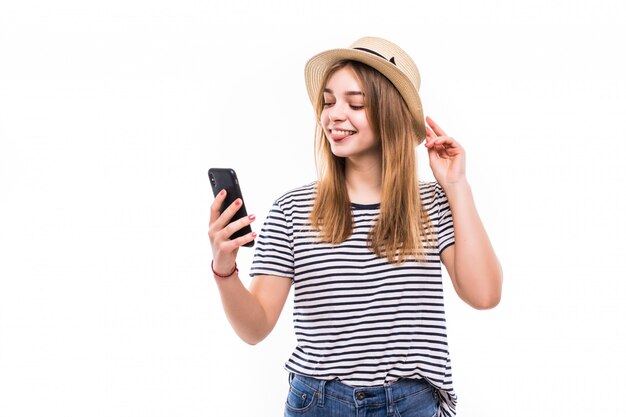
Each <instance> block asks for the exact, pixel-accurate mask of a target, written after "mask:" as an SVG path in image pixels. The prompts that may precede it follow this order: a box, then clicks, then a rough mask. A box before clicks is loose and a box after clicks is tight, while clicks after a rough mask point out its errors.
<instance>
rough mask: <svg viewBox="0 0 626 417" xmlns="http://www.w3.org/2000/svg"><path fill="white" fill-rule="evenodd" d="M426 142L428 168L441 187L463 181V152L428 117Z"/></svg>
mask: <svg viewBox="0 0 626 417" xmlns="http://www.w3.org/2000/svg"><path fill="white" fill-rule="evenodd" d="M426 123H427V124H428V125H427V126H426V142H425V144H424V146H426V149H428V159H429V161H430V168H431V169H432V171H433V174H434V175H435V179H436V180H437V182H438V183H439V184H441V186H442V187H445V186H446V185H450V184H454V183H458V182H460V181H465V179H466V178H465V150H464V149H463V147H462V146H461V145H460V144H459V143H458V142H457V141H456V140H454V139H453V138H452V137H450V136H448V135H447V134H446V132H444V131H443V129H442V128H441V127H439V125H438V124H437V123H435V121H434V120H433V119H431V118H430V117H426Z"/></svg>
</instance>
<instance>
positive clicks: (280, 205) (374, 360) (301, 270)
mask: <svg viewBox="0 0 626 417" xmlns="http://www.w3.org/2000/svg"><path fill="white" fill-rule="evenodd" d="M315 190H316V185H315V183H312V184H309V185H306V186H303V187H300V188H297V189H295V190H292V191H290V192H288V193H287V194H285V195H283V196H282V197H281V198H279V199H278V200H277V201H276V202H275V203H274V205H273V207H272V209H271V211H270V213H269V215H268V217H267V220H266V222H265V224H264V226H263V229H262V231H261V233H260V234H259V238H258V240H257V244H256V251H255V255H254V260H253V263H252V268H251V271H250V274H251V275H253V276H254V275H275V276H279V277H286V278H291V279H292V280H293V284H294V313H293V314H294V315H293V321H294V328H295V332H296V337H297V340H298V345H297V347H296V348H295V350H294V352H293V354H292V356H291V357H290V358H289V360H288V361H287V363H286V365H285V367H286V368H287V369H288V370H289V371H291V372H295V373H299V374H304V375H308V376H311V377H314V378H319V379H336V378H337V379H339V380H341V381H342V382H343V383H345V384H348V385H352V386H374V385H382V384H384V383H389V382H393V381H396V380H398V379H399V378H425V379H427V380H428V381H429V382H430V383H431V384H432V385H434V386H435V387H437V388H438V389H439V394H440V397H441V399H442V401H441V404H442V407H441V409H440V413H439V415H454V409H455V404H456V395H455V393H454V390H453V388H452V376H451V369H450V359H449V354H448V344H447V337H446V322H445V314H444V300H443V286H442V282H441V261H440V254H441V253H442V252H443V250H444V249H445V248H447V247H448V246H450V245H452V244H454V228H453V225H452V215H451V212H450V207H449V205H448V201H447V198H446V195H445V193H444V191H443V189H442V188H441V186H439V184H437V183H434V182H433V183H421V184H420V194H421V198H422V202H423V204H424V206H425V208H426V210H427V211H428V214H429V216H430V219H431V221H432V224H433V229H434V231H435V233H436V234H437V247H434V246H430V247H427V251H426V260H425V261H424V262H417V261H407V262H405V263H403V264H401V265H392V264H389V263H388V262H387V260H386V258H379V257H377V256H376V255H375V254H374V253H372V252H371V251H370V250H369V249H368V247H367V236H368V233H369V231H370V229H371V228H372V226H373V225H374V223H375V222H376V219H377V218H378V216H379V213H380V207H379V205H378V204H376V205H357V204H353V205H352V216H353V224H354V231H353V234H352V235H351V236H350V237H349V238H348V239H347V240H346V241H345V242H343V243H341V244H338V245H331V244H326V243H320V242H319V241H318V234H317V232H315V231H313V230H312V229H311V228H310V226H309V214H310V212H311V209H312V207H313V201H314V199H315Z"/></svg>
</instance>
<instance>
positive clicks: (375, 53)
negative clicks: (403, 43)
mask: <svg viewBox="0 0 626 417" xmlns="http://www.w3.org/2000/svg"><path fill="white" fill-rule="evenodd" d="M353 49H358V50H359V51H364V52H369V53H370V54H374V55H376V56H379V57H381V58H382V59H384V60H385V61H389V62H391V63H392V64H393V65H396V60H395V59H394V57H391V59H387V58H385V57H384V56H382V55H381V54H379V53H378V52H376V51H372V50H371V49H367V48H353ZM396 66H397V65H396Z"/></svg>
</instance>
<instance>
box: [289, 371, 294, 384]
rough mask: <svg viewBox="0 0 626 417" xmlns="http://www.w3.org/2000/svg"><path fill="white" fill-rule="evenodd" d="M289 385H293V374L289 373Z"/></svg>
mask: <svg viewBox="0 0 626 417" xmlns="http://www.w3.org/2000/svg"><path fill="white" fill-rule="evenodd" d="M288 377H289V385H291V381H293V372H289V375H288Z"/></svg>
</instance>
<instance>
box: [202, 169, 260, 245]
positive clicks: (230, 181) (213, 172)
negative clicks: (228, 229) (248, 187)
mask: <svg viewBox="0 0 626 417" xmlns="http://www.w3.org/2000/svg"><path fill="white" fill-rule="evenodd" d="M209 180H210V182H211V188H212V189H213V196H215V197H217V194H218V193H219V192H220V191H222V190H226V199H225V200H224V202H223V203H222V206H221V207H220V213H223V212H224V210H226V208H227V207H228V206H230V205H231V204H232V203H233V202H234V201H235V200H236V199H238V198H241V201H242V202H243V201H244V200H243V195H242V194H241V189H240V188H239V180H238V179H237V174H236V173H235V170H234V169H231V168H211V169H209ZM247 215H248V213H247V212H246V204H245V202H244V203H243V204H241V208H240V209H239V210H238V211H237V212H236V213H235V215H234V216H233V218H232V219H231V220H230V222H229V223H232V222H234V221H235V220H239V219H241V218H242V217H246V216H247ZM248 233H252V228H251V227H250V226H249V225H248V226H245V227H244V228H242V229H239V230H237V231H236V232H235V233H233V234H232V235H231V236H230V239H236V238H238V237H240V236H244V235H246V234H248ZM244 246H247V247H252V246H254V241H251V242H248V243H246V244H245V245H244Z"/></svg>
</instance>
